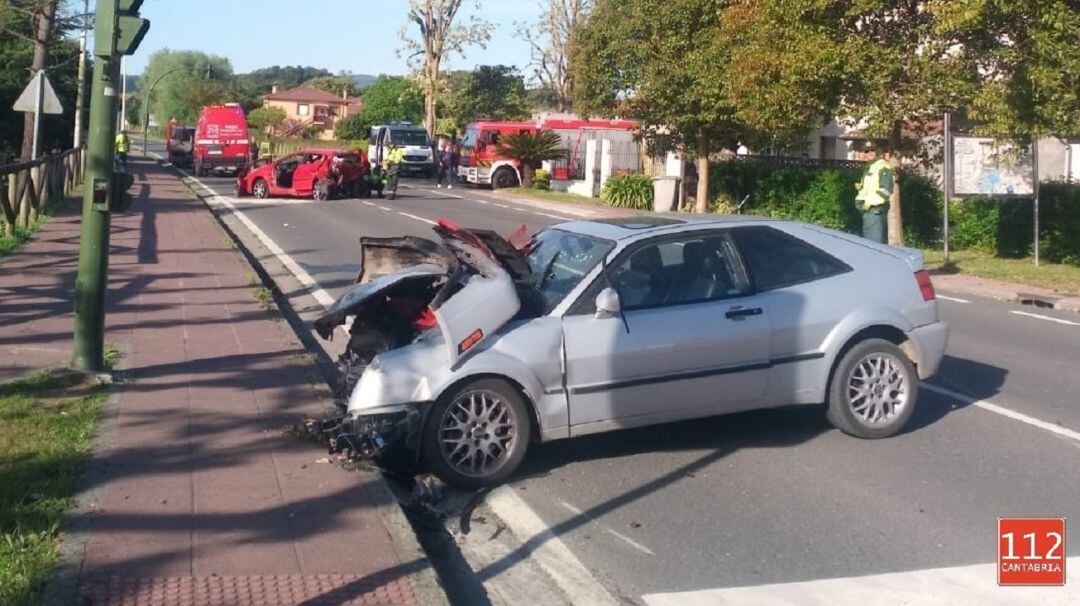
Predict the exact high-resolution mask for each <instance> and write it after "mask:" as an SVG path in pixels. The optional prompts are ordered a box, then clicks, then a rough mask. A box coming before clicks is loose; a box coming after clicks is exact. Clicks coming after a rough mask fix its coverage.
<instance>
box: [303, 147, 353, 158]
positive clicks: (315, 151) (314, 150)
mask: <svg viewBox="0 0 1080 606" xmlns="http://www.w3.org/2000/svg"><path fill="white" fill-rule="evenodd" d="M356 151H357V150H355V149H332V148H329V147H315V148H312V149H301V150H298V151H295V152H293V153H294V154H323V155H326V154H355V153H356ZM289 155H290V156H291V155H292V154H289Z"/></svg>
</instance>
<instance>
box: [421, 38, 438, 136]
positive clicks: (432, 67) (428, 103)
mask: <svg viewBox="0 0 1080 606" xmlns="http://www.w3.org/2000/svg"><path fill="white" fill-rule="evenodd" d="M426 79H427V86H426V87H425V88H426V90H425V92H426V93H427V94H426V95H425V96H424V127H426V128H427V132H428V137H430V138H431V140H432V142H433V143H434V141H435V124H436V122H437V121H438V118H439V117H438V116H437V115H435V101H436V94H437V91H438V88H439V60H438V59H435V58H429V59H428V66H427V78H426Z"/></svg>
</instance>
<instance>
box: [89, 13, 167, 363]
mask: <svg viewBox="0 0 1080 606" xmlns="http://www.w3.org/2000/svg"><path fill="white" fill-rule="evenodd" d="M141 5H142V0H97V7H96V11H95V14H96V17H95V27H94V56H95V57H96V60H95V61H94V75H93V84H92V86H91V92H90V94H91V97H90V116H89V118H90V119H89V126H90V129H89V130H90V132H89V136H88V138H87V145H86V188H85V193H84V195H83V211H82V234H81V237H80V240H79V276H78V278H77V279H76V280H75V346H74V354H73V356H72V361H71V363H72V366H74V367H75V368H78V369H80V370H86V371H93V372H97V371H101V370H103V366H104V364H103V359H102V354H103V352H104V348H105V289H106V285H107V283H108V271H109V223H110V215H109V212H110V210H111V209H112V208H113V207H114V204H113V201H114V200H119V199H120V198H121V195H120V194H121V193H122V192H121V191H120V187H121V185H122V184H123V183H126V182H127V177H126V175H124V174H122V173H117V172H116V171H115V170H114V162H113V158H114V155H113V152H114V150H115V140H116V130H115V127H116V109H117V104H116V95H117V84H118V82H117V80H119V78H120V58H121V57H122V56H124V55H130V54H131V53H133V52H135V49H136V48H138V47H139V43H140V42H142V39H143V36H145V35H146V31H147V30H148V29H150V22H149V21H147V20H145V19H141V18H139V16H138V10H139V7H140V6H141Z"/></svg>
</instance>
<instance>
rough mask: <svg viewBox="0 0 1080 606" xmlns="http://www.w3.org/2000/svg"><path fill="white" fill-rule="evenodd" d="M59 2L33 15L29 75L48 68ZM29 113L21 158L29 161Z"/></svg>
mask: <svg viewBox="0 0 1080 606" xmlns="http://www.w3.org/2000/svg"><path fill="white" fill-rule="evenodd" d="M58 2H59V0H48V1H47V2H44V3H43V4H42V5H41V7H40V9H39V12H36V13H35V14H34V58H33V61H32V62H31V63H30V73H31V74H37V73H38V72H39V71H41V70H43V69H45V68H46V67H48V61H49V44H50V42H51V41H52V31H53V19H54V18H55V17H56V5H57V3H58ZM35 118H36V116H35V115H34V114H33V113H31V112H26V113H24V114H23V138H22V158H23V160H31V159H32V158H31V157H30V155H31V154H33V153H34V119H35Z"/></svg>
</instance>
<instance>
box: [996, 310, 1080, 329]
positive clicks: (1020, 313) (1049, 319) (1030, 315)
mask: <svg viewBox="0 0 1080 606" xmlns="http://www.w3.org/2000/svg"><path fill="white" fill-rule="evenodd" d="M1009 313H1011V314H1016V315H1018V316H1025V317H1028V318H1035V319H1036V320H1046V321H1047V322H1057V323H1058V324H1065V325H1068V326H1080V322H1072V321H1070V320H1062V319H1061V318H1052V317H1050V316H1044V315H1042V314H1033V313H1031V312H1027V311H1010V312H1009Z"/></svg>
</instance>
